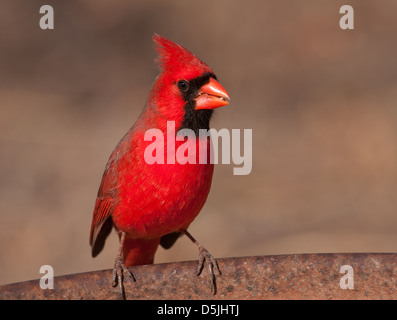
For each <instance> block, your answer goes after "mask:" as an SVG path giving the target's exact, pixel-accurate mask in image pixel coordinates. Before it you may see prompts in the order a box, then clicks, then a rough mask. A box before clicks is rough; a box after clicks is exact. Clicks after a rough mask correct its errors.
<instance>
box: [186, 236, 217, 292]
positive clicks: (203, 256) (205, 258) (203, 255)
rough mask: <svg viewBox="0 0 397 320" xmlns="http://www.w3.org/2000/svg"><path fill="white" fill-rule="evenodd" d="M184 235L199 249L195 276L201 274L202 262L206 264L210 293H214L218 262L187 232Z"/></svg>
mask: <svg viewBox="0 0 397 320" xmlns="http://www.w3.org/2000/svg"><path fill="white" fill-rule="evenodd" d="M184 233H185V235H186V236H187V237H188V238H189V239H190V240H191V241H192V242H193V243H194V244H195V245H196V246H197V247H198V249H199V266H198V269H197V275H198V276H199V275H200V274H201V271H202V270H203V268H204V262H206V263H207V266H208V270H209V273H210V277H211V291H212V292H213V293H214V294H215V293H216V282H215V273H214V268H215V270H216V271H217V272H218V273H219V275H221V274H222V273H221V271H220V270H219V266H218V262H216V260H215V258H214V257H213V256H212V255H211V254H210V253H209V252H208V251H207V249H205V248H204V247H203V246H202V245H201V244H200V243H199V242H198V241H197V240H196V239H194V238H193V236H192V235H191V234H190V233H189V232H188V231H187V230H185V231H184Z"/></svg>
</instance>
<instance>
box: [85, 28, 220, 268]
mask: <svg viewBox="0 0 397 320" xmlns="http://www.w3.org/2000/svg"><path fill="white" fill-rule="evenodd" d="M153 40H154V42H155V44H156V47H157V50H158V53H159V62H160V66H161V73H160V75H159V76H158V77H157V79H156V82H155V84H154V86H153V88H152V90H151V92H150V94H149V98H148V101H147V104H146V106H145V108H144V110H143V112H142V114H141V115H140V117H139V118H138V120H137V122H136V123H135V125H134V126H133V127H132V128H131V129H130V130H129V132H128V133H127V134H126V135H125V136H124V137H123V139H122V140H121V141H120V142H119V144H118V145H117V146H116V148H115V149H114V151H113V152H112V154H111V156H110V158H109V161H108V164H107V165H106V168H105V172H104V174H103V178H102V182H101V185H100V188H99V191H98V195H97V199H96V204H95V209H94V214H93V220H92V226H91V234H90V244H91V246H92V254H93V256H96V255H97V254H98V253H99V252H100V251H101V250H102V248H103V246H104V243H105V240H106V237H107V236H108V234H109V232H110V230H111V228H112V226H113V227H115V229H116V230H118V231H119V232H125V234H126V240H125V242H124V247H123V252H124V262H125V265H126V266H130V265H136V264H147V263H153V258H154V254H155V252H156V249H157V247H158V244H159V242H160V239H161V237H162V236H165V235H167V234H169V233H172V232H175V231H180V232H182V231H184V230H186V229H187V228H188V227H189V225H190V223H191V222H192V221H193V220H194V218H195V217H196V216H197V215H198V213H199V212H200V210H201V209H202V207H203V205H204V203H205V201H206V199H207V196H208V193H209V190H210V186H211V181H212V174H213V164H210V163H208V164H184V165H182V164H179V163H178V162H177V163H175V164H152V165H149V164H147V163H146V162H145V159H144V152H145V149H146V147H147V146H148V145H149V144H151V143H152V142H151V141H144V134H145V132H146V130H148V129H152V128H156V129H160V130H161V131H162V132H163V133H164V136H165V140H166V128H167V121H175V127H176V128H178V127H180V126H181V124H182V122H183V119H184V116H185V110H184V106H185V104H186V101H184V99H183V97H182V94H181V92H180V91H179V90H178V87H177V86H176V83H177V82H178V81H179V80H180V79H185V80H191V79H194V78H196V77H200V76H202V75H204V74H213V72H212V70H211V69H210V68H209V67H208V66H207V65H206V64H205V63H203V62H202V61H200V60H199V59H198V58H197V57H195V56H194V55H193V54H192V53H190V52H189V51H188V50H186V49H185V48H183V47H181V46H179V45H177V44H175V43H173V42H171V41H169V40H167V39H165V38H163V37H161V36H159V35H154V37H153ZM173 139H175V137H173ZM182 143H183V142H180V141H175V148H176V149H177V148H178V146H179V145H180V144H182ZM194 144H195V147H197V157H198V153H199V150H200V149H201V150H206V152H207V155H208V156H209V154H210V147H211V145H210V140H209V138H207V137H205V138H203V139H201V140H200V139H198V138H197V140H196V141H195V142H194ZM165 145H166V143H165ZM164 152H165V154H164V158H165V159H166V158H167V155H166V149H165V151H164Z"/></svg>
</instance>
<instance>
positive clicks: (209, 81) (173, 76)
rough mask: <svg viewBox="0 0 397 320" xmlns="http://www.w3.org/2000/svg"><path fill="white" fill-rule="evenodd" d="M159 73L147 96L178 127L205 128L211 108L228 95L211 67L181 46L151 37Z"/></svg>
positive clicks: (159, 37) (227, 101)
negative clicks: (156, 52)
mask: <svg viewBox="0 0 397 320" xmlns="http://www.w3.org/2000/svg"><path fill="white" fill-rule="evenodd" d="M153 40H154V43H155V45H156V48H157V51H158V55H159V56H158V62H159V66H160V70H161V73H160V75H159V76H158V77H157V79H156V83H155V84H154V87H153V90H152V92H151V95H150V97H149V99H150V100H152V101H153V100H154V101H153V102H154V104H155V105H156V107H157V109H158V110H157V111H158V112H160V113H161V114H162V115H163V116H164V118H167V120H173V121H175V122H176V126H177V128H178V130H179V129H182V128H188V129H192V130H194V131H195V132H196V131H198V129H208V127H209V120H210V118H211V115H212V111H213V109H215V108H218V107H221V106H225V105H228V104H229V100H230V97H229V95H228V93H227V92H226V90H225V89H224V88H223V87H222V85H221V84H220V83H219V82H218V81H217V78H216V76H215V74H214V72H213V71H212V69H211V68H210V67H209V66H207V65H206V64H205V63H204V62H202V61H201V60H200V59H198V58H197V57H196V56H195V55H193V54H192V53H191V52H189V51H188V50H186V49H185V48H183V47H182V46H180V45H178V44H176V43H174V42H172V41H170V40H167V39H165V38H163V37H161V36H159V35H157V34H155V35H154V36H153Z"/></svg>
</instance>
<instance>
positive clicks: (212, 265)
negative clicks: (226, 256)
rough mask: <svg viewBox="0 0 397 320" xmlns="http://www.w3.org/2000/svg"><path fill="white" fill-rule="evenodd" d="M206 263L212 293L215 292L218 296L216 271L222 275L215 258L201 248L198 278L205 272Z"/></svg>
mask: <svg viewBox="0 0 397 320" xmlns="http://www.w3.org/2000/svg"><path fill="white" fill-rule="evenodd" d="M204 262H206V264H207V266H208V271H209V274H210V277H211V292H213V294H216V281H215V280H216V279H215V272H214V269H215V270H216V271H217V272H218V274H219V275H221V274H222V273H221V270H220V269H219V266H218V262H217V261H216V260H215V258H214V257H213V256H212V255H211V254H210V253H209V252H208V251H207V249H205V248H203V247H201V246H200V247H199V265H198V269H197V276H199V275H200V274H201V271H203V268H204Z"/></svg>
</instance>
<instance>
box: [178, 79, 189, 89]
mask: <svg viewBox="0 0 397 320" xmlns="http://www.w3.org/2000/svg"><path fill="white" fill-rule="evenodd" d="M177 86H178V88H179V90H181V91H182V92H186V91H188V90H189V82H187V81H186V80H179V81H178V83H177Z"/></svg>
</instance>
